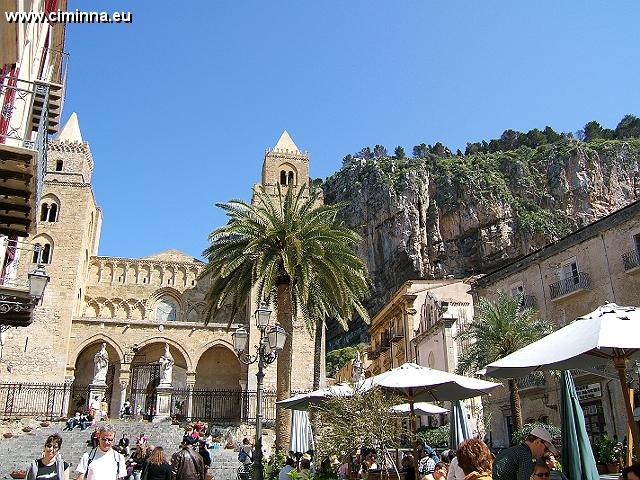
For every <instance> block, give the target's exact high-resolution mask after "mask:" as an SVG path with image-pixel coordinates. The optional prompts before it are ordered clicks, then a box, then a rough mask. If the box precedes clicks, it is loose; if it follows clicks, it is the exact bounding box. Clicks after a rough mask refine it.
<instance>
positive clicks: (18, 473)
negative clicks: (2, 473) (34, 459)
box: [9, 470, 27, 478]
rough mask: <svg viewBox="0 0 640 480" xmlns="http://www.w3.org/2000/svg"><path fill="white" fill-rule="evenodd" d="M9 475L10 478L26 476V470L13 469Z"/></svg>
mask: <svg viewBox="0 0 640 480" xmlns="http://www.w3.org/2000/svg"><path fill="white" fill-rule="evenodd" d="M9 475H10V476H11V478H26V477H27V472H26V471H25V470H14V471H13V472H11V473H10V474H9Z"/></svg>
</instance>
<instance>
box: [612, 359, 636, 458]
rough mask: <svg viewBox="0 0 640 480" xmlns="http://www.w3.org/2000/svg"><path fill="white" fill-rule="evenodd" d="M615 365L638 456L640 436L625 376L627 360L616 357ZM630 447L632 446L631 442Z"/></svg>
mask: <svg viewBox="0 0 640 480" xmlns="http://www.w3.org/2000/svg"><path fill="white" fill-rule="evenodd" d="M613 364H614V365H615V367H616V370H617V371H618V378H619V379H620V387H621V388H622V396H623V397H624V405H625V407H626V409H627V422H628V424H629V429H630V430H631V436H632V437H633V448H634V449H635V451H636V455H638V454H640V434H639V433H638V425H637V424H636V422H635V420H634V418H633V410H632V408H631V397H630V395H629V386H628V385H627V376H626V374H625V367H626V366H627V362H626V359H625V358H622V357H615V358H614V359H613ZM627 444H628V445H632V443H631V442H630V441H628V442H627Z"/></svg>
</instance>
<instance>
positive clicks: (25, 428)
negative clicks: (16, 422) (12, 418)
mask: <svg viewBox="0 0 640 480" xmlns="http://www.w3.org/2000/svg"><path fill="white" fill-rule="evenodd" d="M31 430H33V427H32V426H31V425H25V426H24V427H22V431H23V432H26V433H29V432H30V431H31Z"/></svg>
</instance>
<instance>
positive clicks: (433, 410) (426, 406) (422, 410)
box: [391, 402, 449, 415]
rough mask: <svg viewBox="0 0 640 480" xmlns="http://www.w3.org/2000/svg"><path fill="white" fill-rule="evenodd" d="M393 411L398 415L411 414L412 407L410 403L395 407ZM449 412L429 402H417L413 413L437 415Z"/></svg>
mask: <svg viewBox="0 0 640 480" xmlns="http://www.w3.org/2000/svg"><path fill="white" fill-rule="evenodd" d="M391 410H393V411H394V412H398V413H409V412H411V405H409V404H408V403H401V404H400V405H396V406H395V407H393V408H392V409H391ZM448 412H449V410H447V409H446V408H442V407H439V406H437V405H434V404H432V403H428V402H416V403H414V404H413V413H415V414H416V415H437V414H439V413H448Z"/></svg>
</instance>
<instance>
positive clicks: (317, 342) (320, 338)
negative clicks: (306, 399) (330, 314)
mask: <svg viewBox="0 0 640 480" xmlns="http://www.w3.org/2000/svg"><path fill="white" fill-rule="evenodd" d="M315 327H316V331H315V336H314V339H313V342H314V344H313V389H314V390H318V389H319V388H320V380H322V379H321V377H322V362H324V361H325V359H324V355H323V353H324V349H323V348H322V347H323V343H324V320H321V319H317V320H316V324H315Z"/></svg>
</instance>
